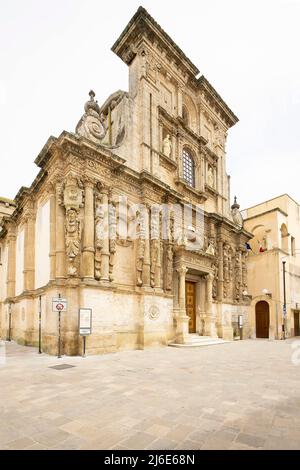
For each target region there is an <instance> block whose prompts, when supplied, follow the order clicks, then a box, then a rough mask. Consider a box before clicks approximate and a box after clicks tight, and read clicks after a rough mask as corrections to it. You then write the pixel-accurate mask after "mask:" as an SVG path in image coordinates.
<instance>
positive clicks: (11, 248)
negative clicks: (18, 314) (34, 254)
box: [7, 222, 16, 298]
mask: <svg viewBox="0 0 300 470" xmlns="http://www.w3.org/2000/svg"><path fill="white" fill-rule="evenodd" d="M7 241H8V262H7V297H9V298H11V297H14V296H15V295H16V227H15V225H14V224H13V223H11V222H10V223H9V225H8V234H7Z"/></svg>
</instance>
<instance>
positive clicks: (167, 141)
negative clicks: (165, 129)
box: [163, 134, 172, 158]
mask: <svg viewBox="0 0 300 470" xmlns="http://www.w3.org/2000/svg"><path fill="white" fill-rule="evenodd" d="M163 154H164V155H166V157H169V158H171V156H172V142H171V138H170V134H167V135H166V137H165V138H164V140H163Z"/></svg>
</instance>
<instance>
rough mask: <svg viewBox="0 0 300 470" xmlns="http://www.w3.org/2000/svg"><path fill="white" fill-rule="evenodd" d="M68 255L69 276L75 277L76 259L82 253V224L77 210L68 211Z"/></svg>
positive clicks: (66, 227) (66, 231) (66, 229)
mask: <svg viewBox="0 0 300 470" xmlns="http://www.w3.org/2000/svg"><path fill="white" fill-rule="evenodd" d="M65 233H66V254H67V257H68V261H69V265H68V274H70V275H72V276H75V275H76V274H77V266H76V264H75V258H76V257H77V255H78V254H79V251H80V238H81V237H80V222H79V219H78V214H77V211H76V209H68V210H67V213H66V226H65Z"/></svg>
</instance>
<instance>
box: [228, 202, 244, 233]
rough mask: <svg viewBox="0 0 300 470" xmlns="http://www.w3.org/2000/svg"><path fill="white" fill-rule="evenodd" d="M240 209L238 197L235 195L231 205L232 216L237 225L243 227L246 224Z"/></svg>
mask: <svg viewBox="0 0 300 470" xmlns="http://www.w3.org/2000/svg"><path fill="white" fill-rule="evenodd" d="M239 209H240V205H239V204H238V203H237V198H236V196H235V197H234V203H233V204H232V206H231V216H232V220H233V222H234V223H235V225H237V226H238V227H239V228H242V227H243V225H244V221H243V217H242V214H241V213H240V210H239Z"/></svg>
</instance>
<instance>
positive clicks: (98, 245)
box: [95, 195, 105, 280]
mask: <svg viewBox="0 0 300 470" xmlns="http://www.w3.org/2000/svg"><path fill="white" fill-rule="evenodd" d="M104 215H105V212H104V207H103V204H102V198H101V196H100V195H97V196H96V200H95V278H96V279H98V280H99V279H100V277H101V252H102V248H103V239H104Z"/></svg>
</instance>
